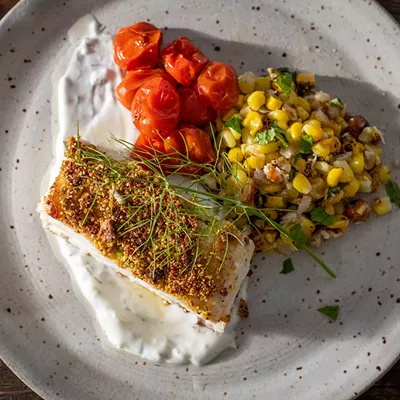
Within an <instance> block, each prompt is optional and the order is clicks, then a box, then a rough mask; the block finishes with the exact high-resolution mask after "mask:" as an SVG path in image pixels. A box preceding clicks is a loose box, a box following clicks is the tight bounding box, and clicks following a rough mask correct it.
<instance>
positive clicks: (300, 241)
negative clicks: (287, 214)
mask: <svg viewBox="0 0 400 400" xmlns="http://www.w3.org/2000/svg"><path fill="white" fill-rule="evenodd" d="M290 236H291V238H292V239H293V240H294V244H295V246H296V247H302V246H307V245H308V244H309V243H310V242H311V238H309V237H308V236H306V235H305V234H304V232H303V231H302V230H301V226H300V224H296V225H294V226H293V227H292V228H291V229H290Z"/></svg>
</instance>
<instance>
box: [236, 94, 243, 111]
mask: <svg viewBox="0 0 400 400" xmlns="http://www.w3.org/2000/svg"><path fill="white" fill-rule="evenodd" d="M244 103H245V100H244V95H243V94H239V96H238V99H237V102H236V107H237V108H242V107H243V105H244Z"/></svg>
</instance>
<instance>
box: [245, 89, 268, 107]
mask: <svg viewBox="0 0 400 400" xmlns="http://www.w3.org/2000/svg"><path fill="white" fill-rule="evenodd" d="M265 101H266V98H265V94H264V92H261V91H260V90H256V91H255V92H253V93H252V94H251V95H250V96H249V98H248V99H247V104H248V105H249V106H250V108H251V109H252V110H253V111H258V110H259V109H260V108H261V107H262V106H263V105H264V104H265Z"/></svg>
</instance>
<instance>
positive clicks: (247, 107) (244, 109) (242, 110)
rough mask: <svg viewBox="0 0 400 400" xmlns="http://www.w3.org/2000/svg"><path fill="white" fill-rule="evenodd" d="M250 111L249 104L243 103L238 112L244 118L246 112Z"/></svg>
mask: <svg viewBox="0 0 400 400" xmlns="http://www.w3.org/2000/svg"><path fill="white" fill-rule="evenodd" d="M250 112H251V108H250V106H249V105H248V104H247V103H245V104H244V105H243V107H242V108H241V109H240V111H239V114H240V115H241V116H242V117H243V118H245V117H246V116H247V114H248V113H250Z"/></svg>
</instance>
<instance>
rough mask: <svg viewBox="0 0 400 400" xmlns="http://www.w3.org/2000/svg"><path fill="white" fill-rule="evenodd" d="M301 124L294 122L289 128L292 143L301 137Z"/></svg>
mask: <svg viewBox="0 0 400 400" xmlns="http://www.w3.org/2000/svg"><path fill="white" fill-rule="evenodd" d="M302 130H303V124H302V123H301V122H295V123H294V124H293V125H292V126H291V127H290V135H291V137H292V139H293V141H294V142H298V141H299V140H300V137H301V135H302V134H303V132H302Z"/></svg>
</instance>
